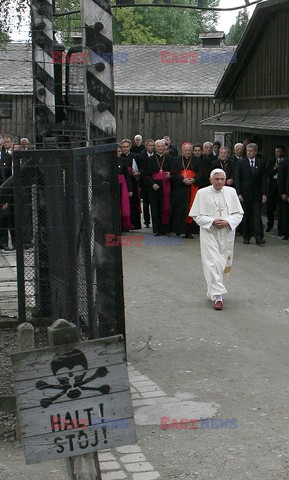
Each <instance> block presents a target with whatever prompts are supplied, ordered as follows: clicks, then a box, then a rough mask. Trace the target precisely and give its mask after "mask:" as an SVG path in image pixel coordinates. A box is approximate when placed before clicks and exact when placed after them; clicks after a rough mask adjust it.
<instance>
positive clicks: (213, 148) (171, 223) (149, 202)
mask: <svg viewBox="0 0 289 480" xmlns="http://www.w3.org/2000/svg"><path fill="white" fill-rule="evenodd" d="M117 157H118V174H119V175H118V178H119V182H120V183H121V184H122V188H121V216H122V231H128V230H131V229H140V228H142V226H141V216H140V212H141V209H140V198H142V199H143V217H144V224H145V227H146V228H148V227H149V226H150V220H152V227H153V232H154V234H155V235H156V236H159V235H163V234H167V233H169V232H174V233H175V234H176V235H177V236H179V235H181V234H184V235H185V237H186V238H193V235H192V234H193V233H194V232H195V233H197V232H198V227H197V225H196V224H195V222H194V221H193V219H192V218H191V217H190V216H189V215H188V214H189V211H190V209H191V207H192V204H193V202H194V198H195V195H196V192H197V190H198V189H201V188H204V187H207V186H208V185H210V179H209V178H210V173H211V172H212V170H213V169H215V168H221V169H222V170H223V171H224V172H225V173H226V183H225V185H227V186H230V187H233V188H235V189H236V192H237V194H238V197H239V199H240V201H241V204H242V207H243V210H244V217H243V221H242V224H241V225H240V232H242V234H243V238H244V243H245V244H249V243H250V239H251V238H252V237H254V238H255V241H256V244H257V245H262V244H264V243H265V239H264V226H263V222H262V216H261V213H262V204H263V203H265V202H266V211H267V227H266V231H267V232H269V231H270V230H271V229H272V228H273V225H274V215H275V213H276V210H277V207H278V213H279V215H278V216H279V220H278V235H279V236H280V237H281V238H282V239H284V240H288V238H289V181H288V180H289V160H287V159H286V158H285V147H283V146H276V148H275V157H274V158H273V159H270V160H268V161H265V160H264V159H261V158H259V157H258V146H257V145H256V144H255V143H251V142H250V140H249V139H247V138H246V139H245V140H244V142H243V143H237V144H236V145H235V146H234V152H233V154H232V155H230V151H229V149H228V148H227V147H221V146H220V143H219V142H214V143H212V142H209V141H208V142H205V143H204V144H203V145H201V144H195V145H193V144H192V143H190V142H185V143H183V144H182V147H181V154H180V155H178V151H177V148H176V147H175V146H174V145H172V144H171V142H170V138H169V137H168V136H166V137H164V138H163V139H161V140H156V141H154V140H152V139H148V140H146V142H145V144H144V145H143V143H142V137H141V135H136V136H135V137H134V145H132V142H131V141H130V140H129V139H124V140H122V141H121V142H120V144H118V147H117ZM150 209H151V218H150Z"/></svg>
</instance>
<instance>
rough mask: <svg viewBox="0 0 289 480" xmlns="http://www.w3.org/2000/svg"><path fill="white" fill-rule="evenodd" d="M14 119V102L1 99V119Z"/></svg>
mask: <svg viewBox="0 0 289 480" xmlns="http://www.w3.org/2000/svg"><path fill="white" fill-rule="evenodd" d="M11 117H12V101H11V100H1V99H0V118H11Z"/></svg>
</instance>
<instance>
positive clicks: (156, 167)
mask: <svg viewBox="0 0 289 480" xmlns="http://www.w3.org/2000/svg"><path fill="white" fill-rule="evenodd" d="M155 149H156V153H155V154H154V155H152V156H151V157H149V158H148V160H147V164H146V168H145V182H146V185H147V188H148V192H149V198H150V204H151V213H152V224H153V232H154V234H155V235H156V236H158V235H163V234H166V233H168V232H169V230H170V213H171V183H170V176H171V166H172V157H171V156H170V155H166V154H164V150H165V142H164V141H163V140H157V141H156V142H155Z"/></svg>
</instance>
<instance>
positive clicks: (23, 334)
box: [16, 322, 34, 442]
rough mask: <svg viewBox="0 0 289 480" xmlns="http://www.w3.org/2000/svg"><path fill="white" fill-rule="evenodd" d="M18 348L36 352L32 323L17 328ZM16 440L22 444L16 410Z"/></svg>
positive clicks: (25, 323) (20, 350)
mask: <svg viewBox="0 0 289 480" xmlns="http://www.w3.org/2000/svg"><path fill="white" fill-rule="evenodd" d="M17 346H18V352H30V351H32V350H34V328H33V325H31V323H28V322H23V323H21V324H20V325H18V327H17ZM16 439H17V440H18V441H19V442H21V441H22V434H21V426H20V420H19V412H18V409H16Z"/></svg>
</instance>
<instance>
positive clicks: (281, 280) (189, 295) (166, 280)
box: [0, 230, 289, 480]
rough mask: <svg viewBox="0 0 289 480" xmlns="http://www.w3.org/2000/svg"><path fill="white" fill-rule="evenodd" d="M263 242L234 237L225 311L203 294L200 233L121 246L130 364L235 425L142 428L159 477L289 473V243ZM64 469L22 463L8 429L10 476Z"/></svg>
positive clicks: (273, 477) (276, 476)
mask: <svg viewBox="0 0 289 480" xmlns="http://www.w3.org/2000/svg"><path fill="white" fill-rule="evenodd" d="M145 232H147V231H145V230H144V231H142V232H141V235H144V236H145ZM148 235H150V236H151V233H149V234H148ZM266 240H267V243H266V245H265V246H264V247H258V246H255V245H243V243H242V238H241V237H237V239H236V247H235V258H234V263H233V269H232V274H231V277H230V280H229V286H228V290H229V294H228V295H227V298H226V299H225V307H224V310H223V311H222V312H215V311H214V310H213V308H212V304H211V302H209V300H207V299H206V289H205V284H204V278H203V274H202V271H201V262H200V249H199V240H198V236H196V238H195V239H194V240H185V239H184V240H182V244H181V245H173V244H171V245H168V244H167V245H166V246H154V245H152V244H151V243H150V245H148V244H147V246H146V245H145V241H144V242H143V243H144V244H143V245H142V246H138V247H123V258H124V280H125V302H126V322H127V340H128V342H127V343H128V357H129V361H130V362H131V363H132V365H133V366H134V367H135V368H136V369H137V370H138V371H139V372H141V373H142V374H144V375H147V376H148V377H149V378H150V379H151V380H153V381H154V382H156V383H157V384H158V385H159V386H160V387H161V389H162V390H163V391H164V392H166V394H167V395H169V396H170V397H175V396H177V395H180V394H190V397H191V398H192V399H193V401H194V402H207V403H209V404H215V405H217V414H216V418H218V419H223V420H225V419H229V420H230V419H235V424H236V428H234V429H214V428H209V429H207V428H204V429H201V428H198V429H196V430H195V429H192V430H179V429H174V430H161V428H160V426H159V425H147V426H137V435H138V439H139V445H140V446H141V448H142V451H143V452H144V454H145V455H146V457H147V459H148V461H149V462H150V463H151V464H152V465H153V466H154V467H155V469H156V470H158V471H159V473H160V478H161V479H185V480H188V479H198V480H209V479H210V478H214V479H215V480H232V479H233V480H285V479H289V468H288V463H289V441H288V432H289V428H288V427H289V407H288V392H289V380H288V378H289V377H288V366H289V353H288V352H289V350H288V345H289V313H287V312H286V311H285V310H286V309H289V298H288V278H289V276H288V270H289V268H288V265H289V262H288V261H289V242H286V241H281V240H279V239H278V238H277V237H275V236H274V234H271V233H270V234H267V235H266ZM0 335H2V333H1V332H0ZM152 409H153V407H152ZM180 414H181V411H180ZM163 416H166V411H165V409H164V412H163ZM2 432H3V429H2ZM65 472H66V470H65V464H64V462H55V463H54V462H53V463H52V462H47V463H43V464H38V465H32V466H24V460H23V456H22V449H21V447H20V446H19V445H18V444H17V443H15V442H14V439H13V438H11V435H10V436H9V435H8V436H7V437H6V438H4V439H2V440H1V442H0V478H1V479H2V478H3V480H4V479H5V480H6V479H7V480H10V479H11V480H12V479H13V480H18V479H24V480H26V479H27V480H28V479H31V480H36V479H37V480H38V479H39V478H40V477H41V479H42V480H48V479H49V480H50V479H52V480H54V479H55V480H59V479H65V478H67V476H66V473H65Z"/></svg>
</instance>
